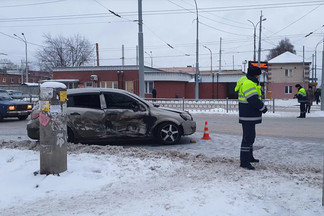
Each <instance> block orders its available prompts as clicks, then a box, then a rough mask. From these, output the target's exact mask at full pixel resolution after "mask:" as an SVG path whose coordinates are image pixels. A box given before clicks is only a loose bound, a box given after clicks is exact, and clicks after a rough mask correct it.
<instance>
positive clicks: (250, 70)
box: [247, 67, 261, 76]
mask: <svg viewBox="0 0 324 216" xmlns="http://www.w3.org/2000/svg"><path fill="white" fill-rule="evenodd" d="M247 74H248V75H252V76H256V75H260V74H261V69H260V68H258V67H249V68H248V72H247Z"/></svg>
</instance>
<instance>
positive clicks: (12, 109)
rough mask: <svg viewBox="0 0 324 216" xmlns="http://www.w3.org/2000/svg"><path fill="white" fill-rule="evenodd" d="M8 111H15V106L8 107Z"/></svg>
mask: <svg viewBox="0 0 324 216" xmlns="http://www.w3.org/2000/svg"><path fill="white" fill-rule="evenodd" d="M8 110H10V111H14V110H16V107H15V106H9V107H8Z"/></svg>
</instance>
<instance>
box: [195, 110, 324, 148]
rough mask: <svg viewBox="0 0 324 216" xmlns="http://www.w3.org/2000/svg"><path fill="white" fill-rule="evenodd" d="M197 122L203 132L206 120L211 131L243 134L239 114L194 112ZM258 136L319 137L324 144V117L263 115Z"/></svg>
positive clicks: (258, 126) (258, 128)
mask: <svg viewBox="0 0 324 216" xmlns="http://www.w3.org/2000/svg"><path fill="white" fill-rule="evenodd" d="M193 118H194V120H195V121H196V122H197V131H198V132H203V131H204V127H205V121H207V123H208V131H209V133H220V134H242V127H241V124H239V123H238V114H237V115H235V114H230V115H228V114H193ZM256 130H257V136H259V135H262V136H274V137H290V138H317V139H322V140H323V144H324V117H312V118H311V117H310V118H305V119H299V118H296V117H273V116H271V117H267V116H265V117H263V120H262V123H261V124H258V125H257V127H256Z"/></svg>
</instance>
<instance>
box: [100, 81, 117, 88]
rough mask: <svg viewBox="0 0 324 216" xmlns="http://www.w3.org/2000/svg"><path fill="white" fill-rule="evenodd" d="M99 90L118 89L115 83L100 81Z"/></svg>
mask: <svg viewBox="0 0 324 216" xmlns="http://www.w3.org/2000/svg"><path fill="white" fill-rule="evenodd" d="M100 88H118V82H117V81H101V82H100Z"/></svg>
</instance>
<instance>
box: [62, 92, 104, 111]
mask: <svg viewBox="0 0 324 216" xmlns="http://www.w3.org/2000/svg"><path fill="white" fill-rule="evenodd" d="M67 106H68V107H82V108H92V109H101V106H100V98H99V94H79V95H72V96H68V101H67Z"/></svg>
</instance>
